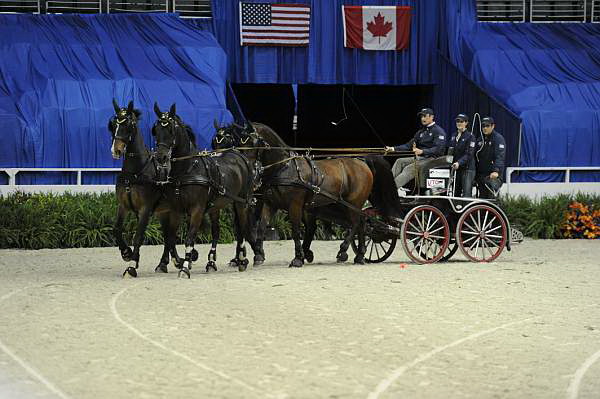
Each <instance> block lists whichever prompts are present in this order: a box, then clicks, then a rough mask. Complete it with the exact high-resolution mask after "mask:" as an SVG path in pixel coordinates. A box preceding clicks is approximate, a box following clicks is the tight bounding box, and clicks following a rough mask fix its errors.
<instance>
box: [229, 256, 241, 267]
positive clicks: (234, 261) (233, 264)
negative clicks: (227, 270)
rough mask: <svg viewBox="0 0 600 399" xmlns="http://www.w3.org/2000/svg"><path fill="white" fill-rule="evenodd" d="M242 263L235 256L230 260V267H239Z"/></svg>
mask: <svg viewBox="0 0 600 399" xmlns="http://www.w3.org/2000/svg"><path fill="white" fill-rule="evenodd" d="M239 265H240V261H239V259H238V258H233V259H231V260H230V261H229V267H238V266H239Z"/></svg>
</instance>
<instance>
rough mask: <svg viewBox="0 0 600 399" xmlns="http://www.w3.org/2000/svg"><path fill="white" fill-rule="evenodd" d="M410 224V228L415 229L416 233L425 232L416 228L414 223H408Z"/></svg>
mask: <svg viewBox="0 0 600 399" xmlns="http://www.w3.org/2000/svg"><path fill="white" fill-rule="evenodd" d="M417 222H418V220H417ZM408 224H409V226H410V227H412V228H413V229H415V231H416V232H419V231H423V229H421V230H419V228H418V227H417V226H415V225H414V224H413V223H412V222H408Z"/></svg>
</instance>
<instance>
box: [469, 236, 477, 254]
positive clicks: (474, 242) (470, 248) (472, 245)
mask: <svg viewBox="0 0 600 399" xmlns="http://www.w3.org/2000/svg"><path fill="white" fill-rule="evenodd" d="M477 238H478V239H477V240H475V241H473V244H471V246H470V247H469V251H470V250H472V249H473V247H474V246H475V244H477V243H478V242H479V237H477Z"/></svg>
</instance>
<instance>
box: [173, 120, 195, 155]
mask: <svg viewBox="0 0 600 399" xmlns="http://www.w3.org/2000/svg"><path fill="white" fill-rule="evenodd" d="M175 119H177V122H178V123H179V124H180V125H181V127H182V128H183V130H184V131H185V132H186V133H187V135H188V138H189V139H190V141H191V142H192V144H194V147H198V145H197V144H196V135H195V134H194V130H193V129H192V127H191V126H190V125H188V124H186V123H185V122H183V120H182V119H181V117H180V116H179V115H175Z"/></svg>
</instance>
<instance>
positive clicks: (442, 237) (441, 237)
mask: <svg viewBox="0 0 600 399" xmlns="http://www.w3.org/2000/svg"><path fill="white" fill-rule="evenodd" d="M429 237H430V238H439V239H442V240H443V239H444V238H445V237H444V236H429Z"/></svg>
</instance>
